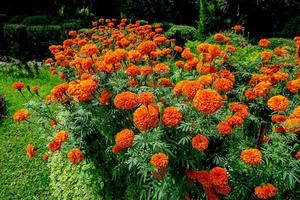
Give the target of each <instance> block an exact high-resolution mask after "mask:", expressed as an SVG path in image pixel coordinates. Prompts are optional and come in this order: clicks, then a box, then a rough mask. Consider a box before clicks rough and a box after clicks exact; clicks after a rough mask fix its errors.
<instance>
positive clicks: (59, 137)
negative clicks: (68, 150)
mask: <svg viewBox="0 0 300 200" xmlns="http://www.w3.org/2000/svg"><path fill="white" fill-rule="evenodd" d="M68 137H69V133H68V132H67V131H58V132H57V133H56V134H55V137H54V140H55V141H56V142H59V143H63V142H65V141H66V140H67V139H68Z"/></svg>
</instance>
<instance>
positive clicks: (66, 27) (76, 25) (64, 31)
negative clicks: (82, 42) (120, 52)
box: [62, 21, 82, 38]
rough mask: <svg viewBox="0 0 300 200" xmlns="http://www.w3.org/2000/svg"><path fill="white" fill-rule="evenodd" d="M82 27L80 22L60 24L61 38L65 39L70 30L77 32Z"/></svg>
mask: <svg viewBox="0 0 300 200" xmlns="http://www.w3.org/2000/svg"><path fill="white" fill-rule="evenodd" d="M81 27H82V24H81V22H79V21H74V22H65V23H63V24H62V37H63V38H67V37H68V32H69V31H70V30H78V29H80V28H81Z"/></svg>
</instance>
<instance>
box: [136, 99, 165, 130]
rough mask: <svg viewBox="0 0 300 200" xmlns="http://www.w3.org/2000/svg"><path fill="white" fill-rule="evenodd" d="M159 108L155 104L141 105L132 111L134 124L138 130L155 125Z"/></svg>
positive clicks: (147, 128)
mask: <svg viewBox="0 0 300 200" xmlns="http://www.w3.org/2000/svg"><path fill="white" fill-rule="evenodd" d="M158 118H159V109H158V107H157V105H155V104H150V105H148V106H146V105H142V106H140V107H139V108H138V109H136V110H135V111H134V113H133V123H134V126H135V127H136V128H137V129H139V130H140V131H147V130H149V129H152V128H154V127H156V126H157V124H158Z"/></svg>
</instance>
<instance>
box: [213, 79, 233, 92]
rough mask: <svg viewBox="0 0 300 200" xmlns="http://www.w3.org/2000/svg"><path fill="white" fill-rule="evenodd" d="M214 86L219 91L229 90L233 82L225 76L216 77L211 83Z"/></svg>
mask: <svg viewBox="0 0 300 200" xmlns="http://www.w3.org/2000/svg"><path fill="white" fill-rule="evenodd" d="M213 86H214V88H216V90H218V91H221V92H229V91H230V90H232V88H233V82H232V81H231V80H229V79H226V78H217V79H216V80H215V81H214V83H213Z"/></svg>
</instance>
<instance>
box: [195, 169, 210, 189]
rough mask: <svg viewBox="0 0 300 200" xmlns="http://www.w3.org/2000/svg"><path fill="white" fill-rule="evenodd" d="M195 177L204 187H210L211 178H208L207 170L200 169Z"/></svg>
mask: <svg viewBox="0 0 300 200" xmlns="http://www.w3.org/2000/svg"><path fill="white" fill-rule="evenodd" d="M196 178H197V180H198V181H199V183H201V184H202V185H203V186H204V187H211V180H210V176H209V173H208V172H207V171H205V170H200V171H199V172H198V173H197V174H196Z"/></svg>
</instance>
